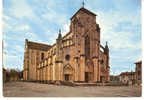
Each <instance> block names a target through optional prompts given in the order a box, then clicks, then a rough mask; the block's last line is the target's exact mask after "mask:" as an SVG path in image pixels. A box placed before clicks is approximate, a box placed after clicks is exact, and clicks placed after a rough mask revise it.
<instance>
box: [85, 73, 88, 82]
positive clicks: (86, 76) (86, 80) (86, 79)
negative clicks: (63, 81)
mask: <svg viewBox="0 0 144 100" xmlns="http://www.w3.org/2000/svg"><path fill="white" fill-rule="evenodd" d="M85 82H88V72H85Z"/></svg>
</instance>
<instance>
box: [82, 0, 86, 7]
mask: <svg viewBox="0 0 144 100" xmlns="http://www.w3.org/2000/svg"><path fill="white" fill-rule="evenodd" d="M84 5H85V3H84V0H83V2H82V8H84Z"/></svg>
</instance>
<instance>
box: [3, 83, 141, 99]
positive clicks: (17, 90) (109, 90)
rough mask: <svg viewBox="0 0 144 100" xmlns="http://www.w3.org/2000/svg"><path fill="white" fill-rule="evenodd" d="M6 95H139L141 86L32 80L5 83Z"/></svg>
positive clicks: (4, 92) (4, 90)
mask: <svg viewBox="0 0 144 100" xmlns="http://www.w3.org/2000/svg"><path fill="white" fill-rule="evenodd" d="M3 95H4V96H5V97H139V96H141V87H140V86H85V87H84V86H76V87H70V86H57V85H51V84H40V83H32V82H8V83H5V84H4V87H3Z"/></svg>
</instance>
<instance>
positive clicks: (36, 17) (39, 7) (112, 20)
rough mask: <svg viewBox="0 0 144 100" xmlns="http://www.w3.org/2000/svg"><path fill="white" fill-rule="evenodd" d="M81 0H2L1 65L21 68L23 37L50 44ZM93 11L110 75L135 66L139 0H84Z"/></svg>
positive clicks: (138, 47) (138, 53)
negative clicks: (107, 59)
mask: <svg viewBox="0 0 144 100" xmlns="http://www.w3.org/2000/svg"><path fill="white" fill-rule="evenodd" d="M81 6H82V0H3V16H2V18H3V40H4V50H5V52H6V54H4V65H5V67H6V68H9V69H10V68H16V69H20V70H22V69H23V58H24V45H25V38H28V39H29V40H31V41H35V42H42V43H46V44H53V43H55V40H56V38H57V36H58V30H59V29H61V30H62V34H63V35H65V34H66V33H67V32H68V31H69V25H70V18H71V17H72V15H73V14H74V13H75V12H76V11H77V10H78V9H79V8H81ZM85 8H87V9H89V10H90V11H92V12H94V13H96V14H97V15H98V16H97V18H96V21H97V23H98V24H99V25H100V28H101V44H102V45H105V42H106V41H108V45H109V48H110V67H111V74H119V73H120V72H122V71H131V70H134V69H135V65H134V63H135V62H136V61H139V60H141V58H142V56H141V55H142V54H141V52H142V50H141V0H85Z"/></svg>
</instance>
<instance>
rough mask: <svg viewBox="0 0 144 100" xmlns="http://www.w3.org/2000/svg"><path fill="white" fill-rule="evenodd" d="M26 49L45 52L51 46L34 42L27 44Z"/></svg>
mask: <svg viewBox="0 0 144 100" xmlns="http://www.w3.org/2000/svg"><path fill="white" fill-rule="evenodd" d="M27 45H28V48H29V49H36V50H42V51H47V50H49V49H50V48H51V47H52V46H50V45H47V44H43V43H36V42H31V41H28V42H27Z"/></svg>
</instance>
